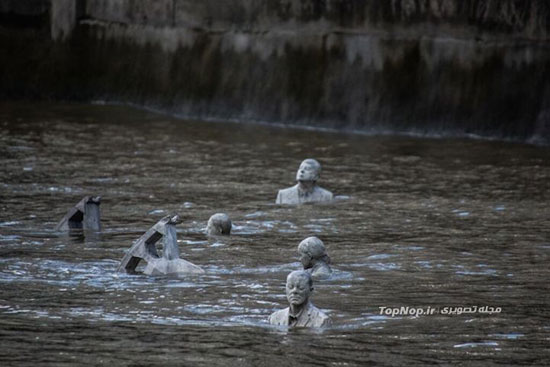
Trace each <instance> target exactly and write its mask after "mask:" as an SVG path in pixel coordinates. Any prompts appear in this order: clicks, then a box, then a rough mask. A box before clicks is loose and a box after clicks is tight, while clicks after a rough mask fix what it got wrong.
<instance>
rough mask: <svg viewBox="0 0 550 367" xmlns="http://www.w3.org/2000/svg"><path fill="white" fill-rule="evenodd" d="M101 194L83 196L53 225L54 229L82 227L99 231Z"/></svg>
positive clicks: (64, 229)
mask: <svg viewBox="0 0 550 367" xmlns="http://www.w3.org/2000/svg"><path fill="white" fill-rule="evenodd" d="M100 204H101V196H85V197H84V198H82V200H80V201H79V202H78V204H76V205H75V206H74V207H72V208H71V209H70V210H69V211H68V212H67V214H65V216H64V217H63V219H61V220H60V221H59V223H57V225H56V226H55V230H56V231H67V230H71V229H84V230H91V231H101V215H100V211H99V205H100Z"/></svg>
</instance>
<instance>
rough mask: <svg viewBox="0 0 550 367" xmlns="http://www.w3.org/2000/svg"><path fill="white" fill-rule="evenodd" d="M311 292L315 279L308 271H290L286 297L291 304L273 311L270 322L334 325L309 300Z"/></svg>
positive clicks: (286, 324) (300, 324)
mask: <svg viewBox="0 0 550 367" xmlns="http://www.w3.org/2000/svg"><path fill="white" fill-rule="evenodd" d="M311 292H313V280H312V279H311V275H310V274H309V273H308V272H306V271H303V270H297V271H293V272H292V273H290V274H289V275H288V277H287V278H286V298H287V299H288V303H289V304H290V305H289V307H287V308H285V309H283V310H279V311H276V312H274V313H272V314H271V316H269V323H270V324H271V325H278V326H288V327H325V326H330V325H332V321H331V320H330V318H329V317H328V316H327V315H325V314H324V313H323V312H322V311H321V310H319V309H318V308H317V307H315V306H314V305H313V304H312V303H311V302H310V301H309V296H310V295H311Z"/></svg>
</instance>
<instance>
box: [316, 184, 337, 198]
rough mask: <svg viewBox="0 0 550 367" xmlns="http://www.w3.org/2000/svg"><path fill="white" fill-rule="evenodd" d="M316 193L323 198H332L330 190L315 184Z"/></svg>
mask: <svg viewBox="0 0 550 367" xmlns="http://www.w3.org/2000/svg"><path fill="white" fill-rule="evenodd" d="M316 189H317V192H318V195H319V196H321V197H322V198H323V199H324V200H332V197H333V195H332V192H330V191H328V190H327V189H323V188H322V187H321V186H317V188H316Z"/></svg>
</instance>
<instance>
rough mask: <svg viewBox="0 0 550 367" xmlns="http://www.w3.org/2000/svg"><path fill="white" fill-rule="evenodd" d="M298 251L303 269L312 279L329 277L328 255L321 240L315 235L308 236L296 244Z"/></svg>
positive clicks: (330, 271) (330, 273) (330, 272)
mask: <svg viewBox="0 0 550 367" xmlns="http://www.w3.org/2000/svg"><path fill="white" fill-rule="evenodd" d="M298 253H299V254H300V262H301V263H302V265H303V266H304V270H306V271H307V272H309V273H310V274H311V276H312V277H313V279H315V280H321V279H327V278H330V276H331V275H332V270H331V268H330V266H329V264H330V257H328V255H327V252H326V249H325V245H324V244H323V241H321V240H320V239H319V238H317V237H308V238H306V239H305V240H303V241H302V242H300V244H299V245H298Z"/></svg>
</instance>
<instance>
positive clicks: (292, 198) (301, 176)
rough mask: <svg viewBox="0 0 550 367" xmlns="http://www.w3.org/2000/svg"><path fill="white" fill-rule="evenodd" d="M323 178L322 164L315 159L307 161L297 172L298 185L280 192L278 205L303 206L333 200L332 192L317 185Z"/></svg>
mask: <svg viewBox="0 0 550 367" xmlns="http://www.w3.org/2000/svg"><path fill="white" fill-rule="evenodd" d="M320 178H321V164H320V163H319V162H317V161H316V160H315V159H311V158H309V159H306V160H304V161H303V162H302V164H300V167H299V168H298V171H297V172H296V181H297V182H298V183H297V184H296V185H294V186H292V187H289V188H287V189H283V190H279V193H278V194H277V200H276V201H275V203H277V204H291V205H296V204H302V203H313V202H324V201H331V200H332V192H330V191H328V190H325V189H323V188H322V187H320V186H318V185H317V181H318V180H319V179H320Z"/></svg>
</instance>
